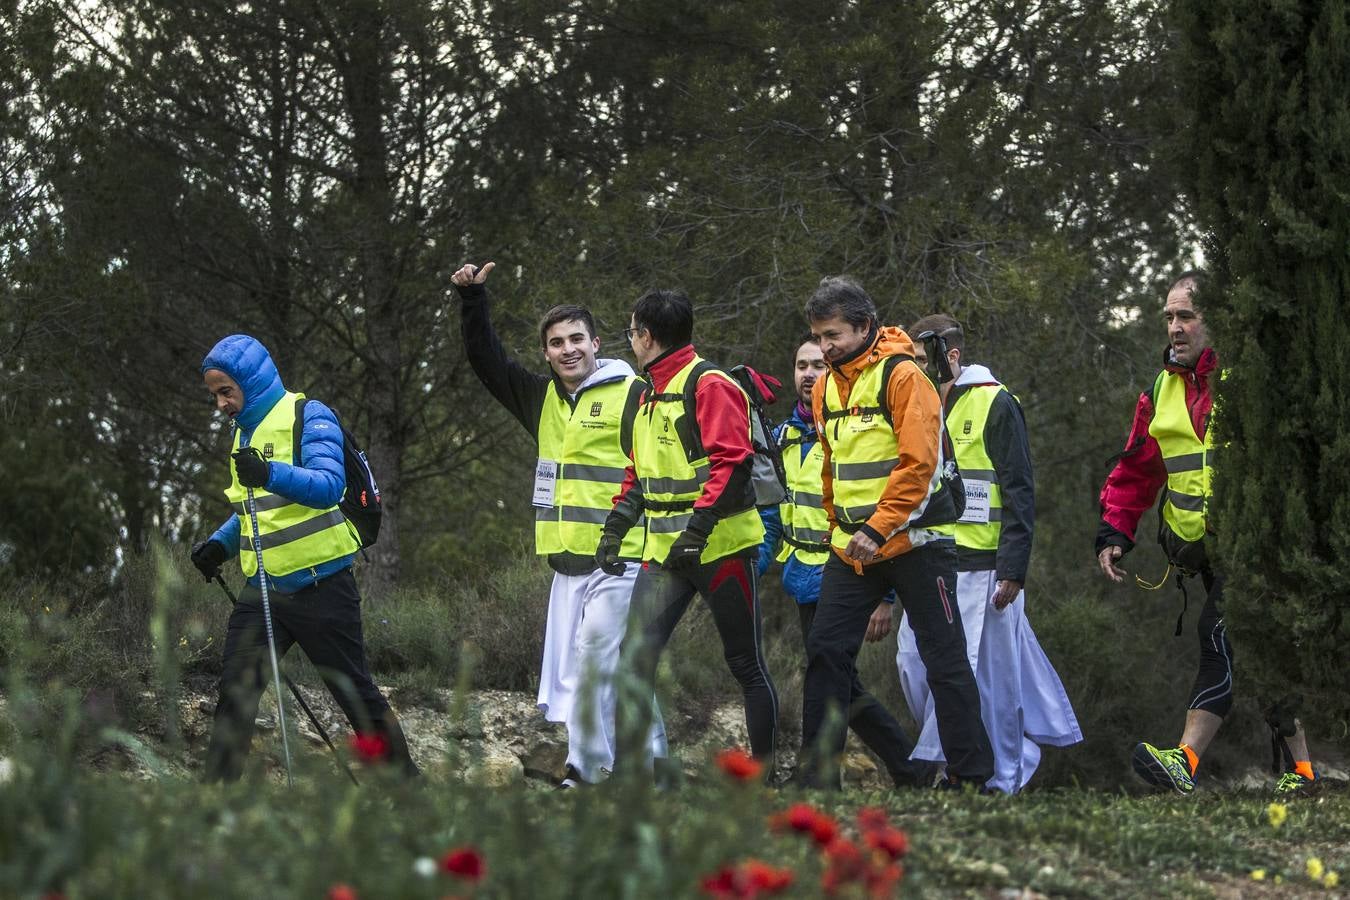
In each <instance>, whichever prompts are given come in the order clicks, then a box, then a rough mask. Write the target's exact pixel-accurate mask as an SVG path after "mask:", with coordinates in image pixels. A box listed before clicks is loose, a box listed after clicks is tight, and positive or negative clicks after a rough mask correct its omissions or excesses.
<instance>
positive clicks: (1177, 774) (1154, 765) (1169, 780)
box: [1130, 743, 1195, 794]
mask: <svg viewBox="0 0 1350 900" xmlns="http://www.w3.org/2000/svg"><path fill="white" fill-rule="evenodd" d="M1130 762H1131V763H1132V764H1133V765H1134V773H1135V774H1136V775H1138V776H1139V777H1140V778H1142V779H1144V780H1145V781H1147V782H1148V783H1149V784H1151V785H1153V786H1154V787H1160V788H1162V789H1164V790H1173V791H1176V792H1177V793H1178V794H1189V793H1190V792H1191V791H1193V790H1195V777H1194V776H1193V775H1192V774H1191V766H1190V763H1189V762H1187V760H1186V751H1185V750H1182V749H1181V748H1180V747H1173V748H1172V749H1170V750H1159V749H1158V748H1157V747H1155V746H1153V745H1152V744H1148V743H1140V744H1138V745H1137V746H1135V748H1134V753H1133V754H1131V756H1130Z"/></svg>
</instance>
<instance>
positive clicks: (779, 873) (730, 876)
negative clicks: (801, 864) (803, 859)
mask: <svg viewBox="0 0 1350 900" xmlns="http://www.w3.org/2000/svg"><path fill="white" fill-rule="evenodd" d="M793 878H794V876H793V874H792V870H791V869H779V868H776V867H774V866H771V865H769V864H768V863H766V862H763V861H762V860H758V859H747V860H745V861H744V862H741V863H739V864H738V865H725V866H723V867H722V868H720V869H718V870H717V871H716V872H714V873H712V874H711V875H707V876H704V878H703V880H702V881H701V882H700V883H699V888H700V889H701V890H702V891H703V893H705V894H708V895H709V896H712V897H719V898H735V900H747V898H749V900H753V898H755V897H758V896H760V895H761V894H779V893H782V892H783V891H785V890H787V889H788V887H790V886H791V885H792V881H793Z"/></svg>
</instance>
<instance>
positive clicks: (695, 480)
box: [633, 356, 764, 562]
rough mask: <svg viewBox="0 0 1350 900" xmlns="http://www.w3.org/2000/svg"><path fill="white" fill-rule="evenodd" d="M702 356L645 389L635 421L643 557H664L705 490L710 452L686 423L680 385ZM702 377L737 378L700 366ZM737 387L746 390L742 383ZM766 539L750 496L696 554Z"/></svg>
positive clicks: (708, 555) (706, 555)
mask: <svg viewBox="0 0 1350 900" xmlns="http://www.w3.org/2000/svg"><path fill="white" fill-rule="evenodd" d="M702 362H703V360H702V359H701V358H699V357H698V356H695V357H694V358H693V359H692V360H691V361H690V362H689V364H688V365H686V366H685V367H684V368H682V369H680V371H679V372H676V373H675V376H674V377H673V378H671V379H670V383H669V384H668V385H667V386H666V389H665V391H664V392H662V393H659V394H649V395H648V397H647V398H646V400H645V401H644V403H643V404H642V407H641V408H640V409H639V410H638V414H637V419H636V420H635V422H634V424H633V462H634V465H635V467H636V470H637V476H638V480H639V481H640V482H641V484H642V496H643V504H644V509H645V513H646V516H647V528H646V536H647V537H646V544H645V546H644V548H643V551H642V558H643V559H646V560H655V561H657V562H663V561H664V560H665V558H666V556H667V555H669V553H670V548H671V546H672V545H673V544H674V543H675V539H676V538H677V537H679V536H680V534H681V532H683V531H684V529H685V528H686V527H688V525H689V521H690V520H691V519H692V518H693V515H694V501H695V500H697V499H698V498H699V497H700V496H701V495H702V493H703V486H704V485H705V484H706V483H707V481H708V476H709V474H710V472H711V465H710V463H709V460H708V453H707V451H706V450H704V449H703V446H702V442H701V441H700V440H699V439H698V424H697V423H696V422H686V421H684V419H685V414H686V409H685V403H684V389H685V385H686V383H687V382H688V380H689V376H690V373H691V372H692V371H693V369H694V367H695V366H697V365H699V364H700V363H702ZM699 378H700V379H702V378H724V379H726V380H727V381H728V382H729V383H730V384H736V382H735V381H734V380H733V379H731V378H730V377H729V376H727V375H726V373H724V372H720V371H718V370H716V369H711V370H706V371H703V372H702V373H701V374H700V376H699ZM736 389H737V390H738V391H741V393H742V394H744V391H742V390H741V387H740V385H736ZM745 433H746V439H747V441H748V440H749V437H750V398H749V397H745ZM763 539H764V525H763V523H762V522H761V521H760V518H759V513H758V512H757V511H756V510H755V506H754V500H753V498H749V500H748V502H747V506H746V508H745V509H744V510H738V511H736V512H733V513H730V514H729V515H726V516H723V517H722V518H721V519H719V520H718V521H717V525H716V526H714V528H713V530H712V534H710V535H709V536H708V542H707V545H706V546H705V547H704V549H703V552H702V554H700V556H699V560H700V561H701V562H711V561H713V560H717V559H721V558H723V557H726V556H731V555H732V554H733V553H735V552H736V551H738V550H744V549H745V548H747V547H754V546H758V545H759V543H760V542H761V541H763Z"/></svg>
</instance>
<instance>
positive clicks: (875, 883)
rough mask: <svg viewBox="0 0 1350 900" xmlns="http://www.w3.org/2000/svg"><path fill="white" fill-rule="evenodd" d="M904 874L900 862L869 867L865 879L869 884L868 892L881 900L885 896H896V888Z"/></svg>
mask: <svg viewBox="0 0 1350 900" xmlns="http://www.w3.org/2000/svg"><path fill="white" fill-rule="evenodd" d="M904 876H905V870H904V868H902V867H901V866H900V864H899V863H891V864H890V865H888V866H873V867H872V868H870V869H868V870H867V874H866V875H865V876H864V877H863V880H864V882H865V883H866V885H867V893H868V894H869V895H870V896H872V897H873V898H876V900H881V898H884V897H893V896H895V889H896V888H897V887H898V886H899V885H900V879H902V878H904Z"/></svg>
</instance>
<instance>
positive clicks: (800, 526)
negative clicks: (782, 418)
mask: <svg viewBox="0 0 1350 900" xmlns="http://www.w3.org/2000/svg"><path fill="white" fill-rule="evenodd" d="M805 434H806V432H805V431H804V430H803V429H802V428H800V427H799V426H797V425H794V424H792V423H788V424H787V425H786V426H785V427H784V429H783V437H782V440H781V441H780V446H781V448H782V452H783V471H784V472H785V473H786V474H787V500H785V501H784V502H783V503H781V504H779V506H778V516H779V518H780V519H781V520H782V523H783V547H782V549H781V550H779V552H778V557H777V559H778V561H779V562H787V561H788V558H789V557H791V556H793V555H795V556H796V557H797V559H798V560H799V561H801V562H802V563H805V564H806V565H808V566H823V565H825V562H826V561H827V560H828V559H829V558H830V551H829V546H830V519H829V516H827V515H826V513H825V502H824V496H823V494H824V491H825V486H824V475H823V471H824V468H825V448H824V447H823V446H821V443H820V441H812V442H811V448H810V449H809V450H807V451H806V454H805V457H803V454H802V450H801V444H802V443H804V441H803V439H802V438H803V436H804V435H805Z"/></svg>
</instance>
